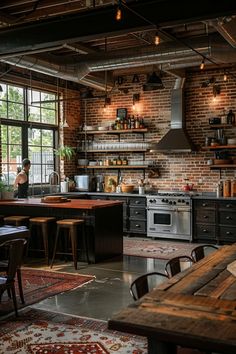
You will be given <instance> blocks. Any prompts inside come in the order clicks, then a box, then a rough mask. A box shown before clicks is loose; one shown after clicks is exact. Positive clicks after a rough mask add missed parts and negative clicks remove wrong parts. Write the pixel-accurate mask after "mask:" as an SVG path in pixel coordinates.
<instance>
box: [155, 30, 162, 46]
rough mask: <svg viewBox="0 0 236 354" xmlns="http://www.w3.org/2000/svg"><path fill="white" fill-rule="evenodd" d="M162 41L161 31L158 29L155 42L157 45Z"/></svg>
mask: <svg viewBox="0 0 236 354" xmlns="http://www.w3.org/2000/svg"><path fill="white" fill-rule="evenodd" d="M160 42H161V39H160V36H159V32H158V31H156V34H155V40H154V43H155V45H159V44H160Z"/></svg>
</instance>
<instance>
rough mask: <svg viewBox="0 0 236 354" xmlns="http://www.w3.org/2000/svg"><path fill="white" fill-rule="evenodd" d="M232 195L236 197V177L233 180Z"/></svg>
mask: <svg viewBox="0 0 236 354" xmlns="http://www.w3.org/2000/svg"><path fill="white" fill-rule="evenodd" d="M231 197H236V179H233V180H232V181H231Z"/></svg>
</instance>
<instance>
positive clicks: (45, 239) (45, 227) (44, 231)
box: [42, 223, 49, 265]
mask: <svg viewBox="0 0 236 354" xmlns="http://www.w3.org/2000/svg"><path fill="white" fill-rule="evenodd" d="M42 234H43V245H44V252H45V258H46V260H47V265H49V256H48V224H47V223H44V224H42Z"/></svg>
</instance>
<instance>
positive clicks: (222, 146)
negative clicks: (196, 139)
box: [201, 145, 236, 151]
mask: <svg viewBox="0 0 236 354" xmlns="http://www.w3.org/2000/svg"><path fill="white" fill-rule="evenodd" d="M221 149H236V145H216V146H203V147H202V148H201V150H204V151H206V150H221Z"/></svg>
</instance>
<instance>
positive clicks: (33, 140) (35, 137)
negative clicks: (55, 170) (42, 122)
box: [28, 128, 41, 146]
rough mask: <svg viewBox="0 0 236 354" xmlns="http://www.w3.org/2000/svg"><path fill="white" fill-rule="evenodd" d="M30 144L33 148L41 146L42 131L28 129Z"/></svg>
mask: <svg viewBox="0 0 236 354" xmlns="http://www.w3.org/2000/svg"><path fill="white" fill-rule="evenodd" d="M28 142H29V145H32V146H40V145H41V130H40V129H31V128H29V129H28Z"/></svg>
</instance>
